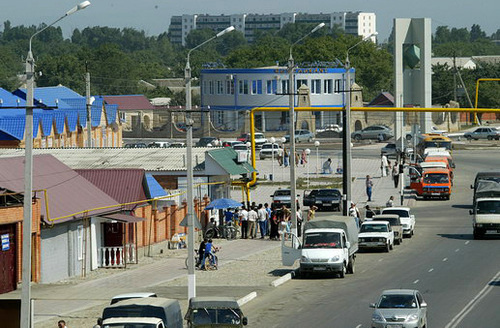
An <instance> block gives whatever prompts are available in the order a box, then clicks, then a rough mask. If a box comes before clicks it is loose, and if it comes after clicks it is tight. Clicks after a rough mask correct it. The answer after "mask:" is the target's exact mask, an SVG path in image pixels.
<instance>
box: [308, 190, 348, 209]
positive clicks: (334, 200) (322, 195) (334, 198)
mask: <svg viewBox="0 0 500 328" xmlns="http://www.w3.org/2000/svg"><path fill="white" fill-rule="evenodd" d="M341 203H342V193H341V192H340V190H338V189H314V190H311V192H310V193H308V194H305V193H304V198H303V199H302V204H303V205H304V206H309V207H311V206H316V207H317V208H318V209H319V210H321V209H324V210H326V209H327V210H331V211H340V207H341Z"/></svg>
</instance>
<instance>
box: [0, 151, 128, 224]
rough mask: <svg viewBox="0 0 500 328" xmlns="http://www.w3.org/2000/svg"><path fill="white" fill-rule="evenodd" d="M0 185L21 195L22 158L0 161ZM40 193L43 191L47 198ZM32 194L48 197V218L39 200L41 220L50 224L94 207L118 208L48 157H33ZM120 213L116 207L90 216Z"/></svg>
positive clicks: (66, 167)
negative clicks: (112, 206)
mask: <svg viewBox="0 0 500 328" xmlns="http://www.w3.org/2000/svg"><path fill="white" fill-rule="evenodd" d="M0 186H1V187H2V188H7V189H9V190H13V191H16V192H24V157H11V158H0ZM42 190H46V195H44V192H43V191H42ZM33 191H34V193H35V194H36V197H38V198H40V199H44V197H45V196H46V197H47V200H48V209H49V215H50V218H49V217H47V215H46V213H47V212H46V206H45V201H41V207H42V212H41V213H42V215H43V220H44V221H45V222H47V223H49V224H51V223H55V224H57V223H62V222H65V221H70V220H73V219H74V218H81V217H83V214H75V215H72V216H70V217H67V218H64V219H59V220H55V221H52V220H53V219H55V218H59V217H63V216H66V215H71V214H74V213H77V212H80V211H85V210H90V209H93V208H99V207H105V206H111V205H118V202H117V201H116V200H114V199H113V198H111V197H110V196H108V195H107V194H106V193H105V192H104V191H102V190H100V189H99V188H98V187H96V186H95V185H93V184H92V183H90V182H89V181H88V180H86V179H85V178H84V177H82V176H80V175H79V174H78V173H76V172H75V171H73V170H72V169H71V168H69V167H68V166H66V165H65V164H63V163H62V162H60V161H58V160H57V159H56V158H55V157H54V156H51V155H48V154H46V155H35V156H34V157H33ZM117 209H118V210H119V207H114V208H110V209H101V210H94V211H91V212H89V215H99V214H103V213H109V212H112V211H116V210H117Z"/></svg>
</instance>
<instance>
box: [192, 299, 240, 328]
mask: <svg viewBox="0 0 500 328" xmlns="http://www.w3.org/2000/svg"><path fill="white" fill-rule="evenodd" d="M184 319H186V321H187V327H190V328H196V327H234V328H237V327H243V326H246V325H248V318H247V317H245V316H244V315H243V311H242V310H241V308H240V305H239V304H238V302H237V301H236V300H235V299H233V298H231V297H221V296H203V297H199V296H198V297H192V298H191V299H190V300H189V305H188V309H187V312H186V315H185V317H184Z"/></svg>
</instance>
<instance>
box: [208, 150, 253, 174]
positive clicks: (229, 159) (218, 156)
mask: <svg viewBox="0 0 500 328" xmlns="http://www.w3.org/2000/svg"><path fill="white" fill-rule="evenodd" d="M208 155H209V156H210V157H211V158H213V159H214V160H215V161H216V162H217V163H218V164H219V165H220V166H221V167H222V168H223V169H224V170H225V171H226V172H227V173H228V174H229V175H239V174H247V173H251V172H254V171H255V170H254V168H253V167H252V165H250V163H248V162H243V163H238V162H237V159H238V153H237V152H236V151H235V150H234V149H233V148H231V147H222V148H216V149H213V150H211V151H209V152H208Z"/></svg>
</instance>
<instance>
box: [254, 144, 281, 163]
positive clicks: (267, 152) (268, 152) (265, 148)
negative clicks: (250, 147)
mask: <svg viewBox="0 0 500 328" xmlns="http://www.w3.org/2000/svg"><path fill="white" fill-rule="evenodd" d="M273 153H274V158H277V157H278V155H282V154H283V149H282V148H280V146H279V145H278V144H277V143H274V144H272V143H265V144H263V145H262V148H261V149H260V151H259V158H260V159H265V158H272V157H273Z"/></svg>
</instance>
